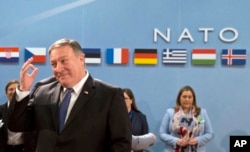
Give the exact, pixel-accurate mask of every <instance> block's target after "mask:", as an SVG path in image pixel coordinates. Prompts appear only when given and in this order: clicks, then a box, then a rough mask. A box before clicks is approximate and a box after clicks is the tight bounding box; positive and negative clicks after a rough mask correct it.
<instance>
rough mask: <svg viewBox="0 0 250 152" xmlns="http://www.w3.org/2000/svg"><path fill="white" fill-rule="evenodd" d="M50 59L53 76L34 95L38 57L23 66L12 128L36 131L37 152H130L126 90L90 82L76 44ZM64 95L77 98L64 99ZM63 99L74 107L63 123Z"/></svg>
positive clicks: (61, 47)
mask: <svg viewBox="0 0 250 152" xmlns="http://www.w3.org/2000/svg"><path fill="white" fill-rule="evenodd" d="M49 56H50V63H51V66H52V71H53V74H54V76H53V77H50V78H47V79H45V80H42V81H40V82H38V83H37V84H36V85H35V86H34V88H33V90H32V91H31V92H30V89H31V86H32V84H33V82H34V80H35V77H36V75H37V73H38V69H37V68H36V67H35V66H34V65H32V61H33V58H30V59H29V60H27V61H26V62H25V63H24V64H23V66H22V69H21V72H20V85H19V86H18V87H17V89H16V96H15V98H13V102H11V105H10V108H11V110H10V112H9V117H10V118H11V119H10V121H9V122H8V124H9V128H10V129H11V130H13V131H25V130H32V129H35V130H36V132H37V147H36V150H37V151H38V152H83V151H84V152H130V151H131V137H132V133H131V125H130V122H129V118H128V114H127V110H126V106H125V103H124V97H123V92H122V90H121V89H120V88H118V87H115V86H112V85H110V84H107V83H105V82H102V81H99V80H96V79H94V78H92V77H91V75H90V74H89V72H88V71H87V69H86V67H85V56H84V53H83V52H82V48H81V46H80V44H79V43H78V42H77V41H75V40H69V39H61V40H58V41H56V42H55V43H53V44H52V45H51V46H50V48H49ZM29 71H31V72H29ZM70 88H71V89H70ZM72 89H73V90H72ZM65 90H71V91H72V93H66V95H64V91H65ZM64 96H66V97H64ZM63 98H67V99H68V100H67V101H69V104H68V106H67V108H66V111H65V115H66V118H65V120H63V123H62V122H61V111H63V110H62V109H61V107H64V106H63V105H65V104H64V103H66V102H65V101H66V100H64V99H63ZM59 107H60V108H59ZM59 121H60V122H59ZM59 127H60V128H62V129H61V130H60V129H59Z"/></svg>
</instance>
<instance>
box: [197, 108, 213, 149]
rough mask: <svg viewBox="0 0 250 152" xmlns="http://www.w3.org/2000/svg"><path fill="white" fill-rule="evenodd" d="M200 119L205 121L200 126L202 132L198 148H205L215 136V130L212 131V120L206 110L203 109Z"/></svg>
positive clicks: (198, 138)
mask: <svg viewBox="0 0 250 152" xmlns="http://www.w3.org/2000/svg"><path fill="white" fill-rule="evenodd" d="M200 117H201V118H202V119H203V120H204V121H203V122H200V126H201V129H202V130H201V132H200V136H198V137H196V138H197V140H198V146H203V145H205V144H206V143H208V142H209V141H210V140H211V139H212V138H213V136H214V134H213V129H212V125H211V122H210V119H209V117H208V114H207V111H206V110H205V109H202V111H201V114H200Z"/></svg>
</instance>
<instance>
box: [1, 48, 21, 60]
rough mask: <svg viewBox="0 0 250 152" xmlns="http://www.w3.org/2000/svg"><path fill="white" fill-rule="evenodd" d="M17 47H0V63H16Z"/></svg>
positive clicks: (17, 56) (17, 57) (17, 58)
mask: <svg viewBox="0 0 250 152" xmlns="http://www.w3.org/2000/svg"><path fill="white" fill-rule="evenodd" d="M18 60H19V48H18V47H0V62H6V63H8V62H18Z"/></svg>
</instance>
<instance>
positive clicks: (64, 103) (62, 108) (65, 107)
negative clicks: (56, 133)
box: [59, 88, 74, 132]
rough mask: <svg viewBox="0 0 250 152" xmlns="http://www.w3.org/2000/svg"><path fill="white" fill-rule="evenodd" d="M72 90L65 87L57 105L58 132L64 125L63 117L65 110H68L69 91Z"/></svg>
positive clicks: (64, 116) (65, 113)
mask: <svg viewBox="0 0 250 152" xmlns="http://www.w3.org/2000/svg"><path fill="white" fill-rule="evenodd" d="M73 91H74V90H73V89H72V88H67V90H66V91H65V92H66V93H65V96H64V98H63V100H62V102H61V104H60V106H59V130H60V132H61V131H62V129H63V127H64V123H65V118H66V115H67V111H68V106H69V102H70V98H71V93H72V92H73Z"/></svg>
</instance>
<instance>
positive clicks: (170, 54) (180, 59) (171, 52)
mask: <svg viewBox="0 0 250 152" xmlns="http://www.w3.org/2000/svg"><path fill="white" fill-rule="evenodd" d="M186 62H187V51H186V49H164V50H163V57H162V63H164V64H185V63H186Z"/></svg>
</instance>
